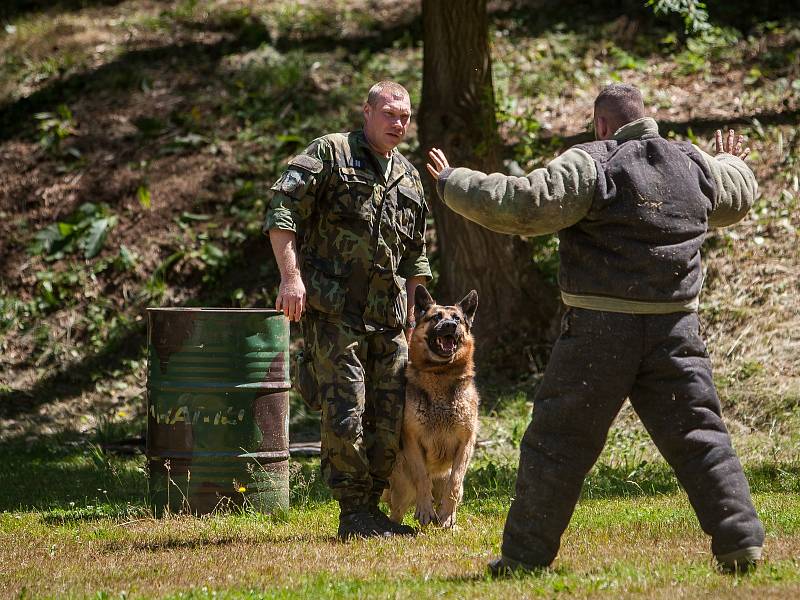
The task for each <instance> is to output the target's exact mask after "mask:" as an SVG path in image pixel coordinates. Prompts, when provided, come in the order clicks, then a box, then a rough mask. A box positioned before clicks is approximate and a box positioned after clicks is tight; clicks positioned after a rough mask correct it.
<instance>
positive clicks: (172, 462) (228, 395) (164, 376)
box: [147, 308, 291, 515]
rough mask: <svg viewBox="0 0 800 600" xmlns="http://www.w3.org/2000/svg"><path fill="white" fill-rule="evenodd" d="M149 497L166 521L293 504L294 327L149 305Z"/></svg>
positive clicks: (237, 312)
mask: <svg viewBox="0 0 800 600" xmlns="http://www.w3.org/2000/svg"><path fill="white" fill-rule="evenodd" d="M147 314H148V323H147V351H148V367H147V464H148V472H149V478H148V484H149V491H148V496H149V500H150V503H151V505H152V507H153V509H154V512H155V513H156V514H157V515H162V514H164V512H167V511H168V512H172V513H176V512H191V513H194V514H207V513H210V512H212V511H214V510H215V509H224V508H230V507H235V506H243V505H249V506H252V507H253V508H255V509H256V510H259V511H261V512H268V513H276V514H283V513H285V512H286V511H287V510H288V508H289V462H288V461H289V388H290V387H291V383H290V379H289V321H288V320H287V319H286V318H285V317H284V315H283V313H281V312H279V311H276V310H265V309H217V308H149V309H147Z"/></svg>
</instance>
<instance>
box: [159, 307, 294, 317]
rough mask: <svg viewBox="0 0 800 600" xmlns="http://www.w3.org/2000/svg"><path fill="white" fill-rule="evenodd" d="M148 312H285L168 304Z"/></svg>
mask: <svg viewBox="0 0 800 600" xmlns="http://www.w3.org/2000/svg"><path fill="white" fill-rule="evenodd" d="M147 312H198V313H200V312H204V313H237V314H241V313H255V314H259V313H260V314H265V315H282V314H283V312H282V311H280V310H275V309H274V308H206V307H204V306H179V307H176V308H170V307H167V306H160V307H148V308H147Z"/></svg>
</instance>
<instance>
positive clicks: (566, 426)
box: [502, 308, 764, 567]
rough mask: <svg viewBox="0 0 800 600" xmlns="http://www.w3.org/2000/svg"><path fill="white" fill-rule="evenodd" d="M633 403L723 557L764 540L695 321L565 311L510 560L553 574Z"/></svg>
mask: <svg viewBox="0 0 800 600" xmlns="http://www.w3.org/2000/svg"><path fill="white" fill-rule="evenodd" d="M626 398H629V399H630V401H631V404H632V405H633V408H634V410H635V411H636V413H637V414H638V416H639V418H640V419H641V420H642V422H643V424H644V426H645V427H646V429H647V431H648V432H649V434H650V436H651V437H652V439H653V441H654V442H655V444H656V446H657V447H658V449H659V451H660V452H661V454H662V455H663V456H664V458H665V459H666V460H667V462H668V463H669V464H670V466H671V467H672V468H673V469H674V471H675V474H676V475H677V477H678V480H679V481H680V483H681V485H682V486H683V488H684V489H685V490H686V493H687V494H688V496H689V501H690V502H691V504H692V507H693V508H694V511H695V513H696V514H697V517H698V519H699V521H700V526H701V527H702V528H703V531H705V532H706V533H707V534H709V535H710V536H711V550H712V552H713V553H714V554H715V555H717V556H719V555H723V554H726V553H729V552H733V551H736V550H739V549H742V548H747V547H752V546H762V544H763V542H764V528H763V526H762V524H761V521H760V520H759V519H758V516H757V515H756V512H755V509H754V508H753V503H752V500H751V498H750V488H749V486H748V484H747V480H746V479H745V476H744V473H743V471H742V466H741V463H740V462H739V459H738V458H737V456H736V453H735V452H734V450H733V447H732V446H731V441H730V436H729V435H728V431H727V429H726V428H725V425H724V423H723V422H722V419H721V417H720V403H719V398H718V396H717V392H716V389H715V388H714V383H713V381H712V378H711V363H710V361H709V358H708V353H707V352H706V347H705V344H704V342H703V339H702V337H701V335H700V331H699V321H698V317H697V314H696V313H672V314H666V315H631V314H622V313H612V312H603V311H593V310H585V309H574V308H571V309H568V310H567V313H566V314H565V315H564V319H563V321H562V327H561V336H560V337H559V339H558V341H557V342H556V345H555V347H554V348H553V353H552V356H551V358H550V363H549V364H548V366H547V370H546V372H545V376H544V379H543V381H542V385H541V387H540V388H539V390H538V392H537V394H536V398H535V399H534V409H533V420H532V421H531V423H530V425H529V426H528V429H527V431H526V432H525V435H524V436H523V439H522V443H521V445H520V464H519V471H518V474H517V484H516V495H515V498H514V500H513V502H512V504H511V508H510V510H509V513H508V517H507V519H506V524H505V529H504V532H503V546H502V553H503V556H505V557H508V558H511V559H514V560H517V561H520V562H522V563H524V564H526V565H528V566H532V567H533V566H547V565H549V564H550V563H551V562H552V561H553V559H554V558H555V557H556V554H557V553H558V549H559V545H560V540H561V535H562V534H563V532H564V530H565V529H566V527H567V525H568V523H569V520H570V518H571V516H572V513H573V511H574V509H575V504H576V503H577V501H578V497H579V495H580V491H581V487H582V485H583V481H584V478H585V477H586V474H587V473H588V472H589V470H590V469H591V468H592V466H593V465H594V463H595V462H596V461H597V458H598V456H599V455H600V452H601V451H602V449H603V446H604V445H605V442H606V437H607V434H608V430H609V428H610V426H611V424H612V422H613V420H614V418H615V417H616V415H617V413H618V412H619V410H620V409H621V408H622V404H623V402H624V401H625V399H626Z"/></svg>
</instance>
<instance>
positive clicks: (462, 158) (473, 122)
mask: <svg viewBox="0 0 800 600" xmlns="http://www.w3.org/2000/svg"><path fill="white" fill-rule="evenodd" d="M422 22H423V41H424V65H423V84H422V102H421V105H420V114H419V125H420V135H419V137H420V145H421V151H422V152H423V153H424V155H425V156H426V157H427V152H428V150H429V149H430V148H431V147H433V146H435V147H437V148H441V149H442V150H443V151H444V152H445V154H446V155H447V157H448V159H449V161H450V164H451V165H453V166H466V167H470V168H474V169H478V170H481V171H484V172H493V171H498V170H500V169H501V167H502V163H501V161H500V143H499V136H498V133H497V122H496V119H495V101H494V88H493V85H492V64H491V55H490V49H489V39H488V36H489V34H488V32H489V22H488V17H487V13H486V0H423V2H422ZM434 196H435V195H431V201H430V204H431V209H432V212H433V215H434V219H435V222H436V235H437V241H438V246H439V251H440V261H439V282H438V284H437V288H436V294H437V299H438V300H440V301H442V302H446V303H450V302H455V301H457V300H459V299H460V298H461V297H463V296H464V294H466V293H467V292H468V291H469V290H470V289H472V288H475V289H477V290H478V297H479V309H478V315H477V317H476V324H475V334H476V336H477V337H478V339H479V344H478V349H479V351H480V353H481V354H482V355H483V356H487V357H489V358H491V359H492V362H495V363H498V362H499V361H502V362H506V363H507V361H508V359H509V358H510V357H509V355H508V353H509V352H513V353H515V354H520V350H521V349H522V348H523V347H524V346H537V345H539V344H541V343H542V342H543V341H544V340H545V339H546V338H547V337H548V334H549V333H551V330H552V327H551V325H552V323H553V320H554V317H555V316H556V314H557V312H558V301H557V297H556V290H555V289H554V287H553V286H552V285H551V284H549V283H548V282H547V281H546V280H545V279H544V278H543V277H542V275H541V273H540V272H539V271H538V270H537V269H536V266H535V265H534V263H533V261H532V260H531V250H530V247H529V246H528V244H527V243H526V242H525V241H524V240H522V239H520V238H519V237H516V236H510V235H502V234H498V233H494V232H492V231H490V230H488V229H484V228H482V227H480V226H479V225H476V224H474V223H472V222H471V221H468V220H466V219H464V218H463V217H461V216H459V215H458V214H456V213H454V212H453V211H451V210H450V209H449V208H447V207H446V206H445V205H444V203H442V202H441V200H439V199H438V197H434ZM509 342H512V343H509ZM504 348H507V349H508V352H506V351H504V350H503V349H504ZM522 354H528V355H530V352H527V353H524V352H523V353H522ZM522 358H523V360H525V361H527V357H526V356H522ZM514 362H515V363H516V361H514ZM515 366H516V365H515Z"/></svg>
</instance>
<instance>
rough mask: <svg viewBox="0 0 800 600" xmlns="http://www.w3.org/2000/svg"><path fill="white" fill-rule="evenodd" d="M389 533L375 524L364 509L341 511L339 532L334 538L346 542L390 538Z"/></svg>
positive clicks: (370, 515)
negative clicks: (355, 539) (357, 539)
mask: <svg viewBox="0 0 800 600" xmlns="http://www.w3.org/2000/svg"><path fill="white" fill-rule="evenodd" d="M391 535H392V534H391V533H390V532H389V531H387V530H386V529H385V528H383V527H381V526H380V525H378V524H377V523H376V522H375V519H374V517H373V516H372V514H371V513H370V512H369V510H367V509H366V508H362V509H359V510H351V511H347V512H345V511H342V513H341V514H340V515H339V530H338V531H337V532H336V537H338V538H339V539H340V540H341V541H343V542H347V541H349V540H352V539H353V538H371V537H391Z"/></svg>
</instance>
